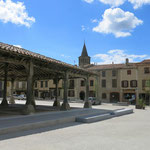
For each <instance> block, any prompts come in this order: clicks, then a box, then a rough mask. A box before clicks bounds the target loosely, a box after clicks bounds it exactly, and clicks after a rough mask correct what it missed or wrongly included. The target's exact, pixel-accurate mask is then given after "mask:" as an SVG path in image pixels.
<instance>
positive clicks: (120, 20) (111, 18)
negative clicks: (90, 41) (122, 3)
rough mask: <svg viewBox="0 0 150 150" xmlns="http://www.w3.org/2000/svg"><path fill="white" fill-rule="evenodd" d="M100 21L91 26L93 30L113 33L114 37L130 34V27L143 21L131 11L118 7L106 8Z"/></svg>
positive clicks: (132, 27)
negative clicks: (96, 24)
mask: <svg viewBox="0 0 150 150" xmlns="http://www.w3.org/2000/svg"><path fill="white" fill-rule="evenodd" d="M102 17H103V19H102V21H100V22H99V25H98V26H96V27H94V28H93V31H95V32H99V33H105V34H110V33H111V34H114V35H115V37H126V36H130V35H131V31H132V29H134V28H135V27H136V26H138V25H140V24H142V23H143V21H142V20H139V19H138V18H137V17H135V16H134V14H133V13H131V12H128V11H127V12H125V11H123V10H122V9H120V8H114V9H112V8H110V9H106V10H105V12H104V14H103V16H102Z"/></svg>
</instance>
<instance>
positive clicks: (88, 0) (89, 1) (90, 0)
mask: <svg viewBox="0 0 150 150" xmlns="http://www.w3.org/2000/svg"><path fill="white" fill-rule="evenodd" d="M84 1H85V2H87V3H92V2H93V1H94V0H84Z"/></svg>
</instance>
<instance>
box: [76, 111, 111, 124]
mask: <svg viewBox="0 0 150 150" xmlns="http://www.w3.org/2000/svg"><path fill="white" fill-rule="evenodd" d="M110 118H112V115H111V114H110V113H106V114H93V115H88V116H82V117H77V118H76V122H82V123H92V122H96V121H102V120H106V119H110Z"/></svg>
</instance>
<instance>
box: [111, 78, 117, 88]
mask: <svg viewBox="0 0 150 150" xmlns="http://www.w3.org/2000/svg"><path fill="white" fill-rule="evenodd" d="M112 87H113V88H116V87H117V79H112Z"/></svg>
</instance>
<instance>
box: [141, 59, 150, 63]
mask: <svg viewBox="0 0 150 150" xmlns="http://www.w3.org/2000/svg"><path fill="white" fill-rule="evenodd" d="M139 64H150V59H145V60H143V61H142V62H140V63H139Z"/></svg>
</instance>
